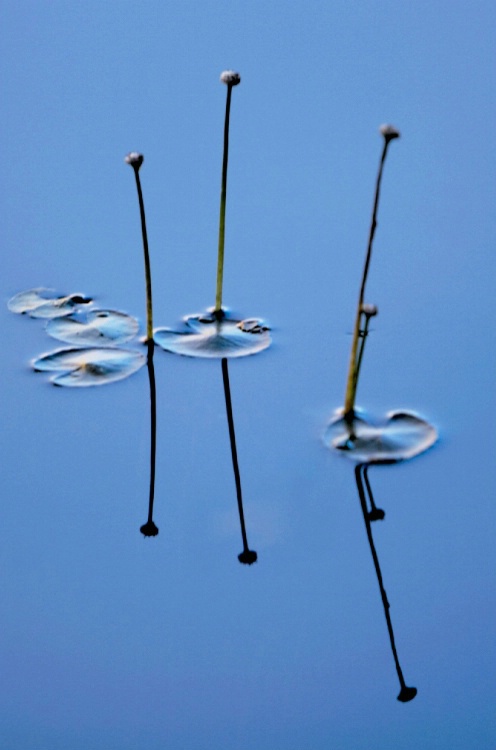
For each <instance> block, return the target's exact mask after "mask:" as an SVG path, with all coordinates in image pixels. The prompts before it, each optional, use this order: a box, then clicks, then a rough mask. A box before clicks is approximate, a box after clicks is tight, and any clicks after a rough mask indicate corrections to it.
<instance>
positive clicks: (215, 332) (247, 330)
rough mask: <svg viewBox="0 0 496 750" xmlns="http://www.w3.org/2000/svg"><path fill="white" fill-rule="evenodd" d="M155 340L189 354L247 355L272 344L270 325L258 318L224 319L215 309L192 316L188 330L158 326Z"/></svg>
mask: <svg viewBox="0 0 496 750" xmlns="http://www.w3.org/2000/svg"><path fill="white" fill-rule="evenodd" d="M153 338H154V340H155V342H156V343H157V344H158V345H159V346H161V347H162V349H165V350H166V351H168V352H172V353H173V354H182V355H184V356H186V357H207V358H214V359H215V358H221V359H222V358H228V357H246V356H248V355H249V354H256V353H257V352H261V351H263V349H267V347H268V346H270V343H271V340H270V332H269V328H268V327H267V326H266V325H264V323H263V321H261V320H256V319H254V318H248V319H246V320H233V319H230V318H229V317H228V316H227V315H226V314H225V313H224V314H223V317H221V318H220V319H219V318H218V317H216V316H215V315H214V314H213V313H212V312H207V313H205V314H203V315H192V316H191V317H189V318H186V320H185V330H184V331H172V330H171V329H170V328H157V329H156V330H155V333H154V336H153Z"/></svg>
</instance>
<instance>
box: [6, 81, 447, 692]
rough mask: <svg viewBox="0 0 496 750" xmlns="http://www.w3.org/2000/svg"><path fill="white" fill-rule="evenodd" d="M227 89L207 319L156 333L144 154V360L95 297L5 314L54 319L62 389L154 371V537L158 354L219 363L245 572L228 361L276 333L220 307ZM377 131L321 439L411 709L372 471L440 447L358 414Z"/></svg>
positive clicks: (250, 559) (391, 416)
mask: <svg viewBox="0 0 496 750" xmlns="http://www.w3.org/2000/svg"><path fill="white" fill-rule="evenodd" d="M221 81H222V82H223V83H224V84H225V85H226V87H227V97H226V110H225V121H224V145H223V159H222V176H221V196H220V215H219V235H218V253H217V275H216V294H215V305H214V306H213V307H212V308H210V309H208V310H206V311H205V312H203V313H200V314H197V315H190V316H188V317H186V318H185V319H184V320H183V322H182V324H181V325H180V326H178V327H177V328H176V329H171V328H154V327H153V305H152V280H151V269H150V257H149V249H148V237H147V229H146V219H145V208H144V200H143V193H142V187H141V180H140V169H141V167H142V165H143V162H144V157H143V155H142V154H140V153H138V152H131V153H130V154H128V155H127V156H126V158H125V161H126V163H127V164H129V165H130V166H131V167H132V169H133V171H134V176H135V181H136V188H137V193H138V202H139V210H140V219H141V231H142V239H143V251H144V264H145V280H146V309H147V319H146V335H145V338H144V344H145V345H146V354H145V353H143V346H142V344H143V340H141V341H137V337H138V334H139V324H138V321H137V320H136V319H135V318H133V317H132V316H130V315H127V314H125V313H122V312H118V311H116V310H103V309H98V308H96V307H94V306H93V300H92V299H91V298H89V297H86V296H83V295H81V294H71V295H68V296H60V295H57V294H56V293H55V292H53V291H50V290H47V289H31V290H29V291H26V292H21V293H20V294H17V295H16V296H15V297H13V298H12V299H11V300H10V301H9V303H8V306H9V309H10V310H11V311H12V312H15V313H25V314H27V315H29V316H30V317H32V318H40V319H45V320H46V321H47V322H46V326H45V330H46V333H47V334H48V335H49V336H51V337H52V338H54V339H57V340H58V341H61V342H64V343H65V344H70V345H71V347H70V348H62V349H57V350H56V351H53V352H50V353H48V354H44V355H43V356H40V357H38V358H37V359H35V360H34V361H33V367H34V369H35V370H38V371H44V372H51V373H54V374H53V375H52V378H51V380H52V382H53V383H54V384H55V385H58V386H70V387H81V386H96V385H104V384H108V383H112V382H115V381H117V380H122V379H123V378H126V377H128V376H130V375H132V374H133V373H135V372H137V371H138V370H139V369H140V368H141V367H143V366H144V365H145V364H146V365H147V368H148V375H149V382H150V424H151V441H150V445H151V451H150V496H149V513H148V520H147V522H146V523H145V524H144V525H143V526H142V527H141V531H142V533H143V534H144V535H145V536H148V537H150V536H156V535H157V534H158V528H157V527H156V526H155V523H154V521H153V501H154V488H155V453H156V383H155V370H154V361H153V358H154V351H155V346H158V347H160V348H161V349H163V350H165V351H167V352H170V353H173V354H177V355H182V356H187V357H192V358H208V359H220V360H221V365H222V379H223V386H224V395H225V402H226V414H227V420H228V427H229V438H230V443H231V455H232V463H233V472H234V479H235V486H236V496H237V502H238V510H239V517H240V526H241V535H242V540H243V551H242V552H241V553H240V554H239V555H238V559H239V561H240V562H242V563H244V564H248V565H251V564H252V563H254V562H255V561H256V560H257V553H256V552H254V551H253V550H251V549H250V548H249V545H248V539H247V534H246V527H245V521H244V511H243V502H242V493H241V479H240V471H239V464H238V456H237V448H236V438H235V432H234V419H233V414H232V400H231V391H230V384H229V372H228V359H230V358H239V357H245V356H248V355H253V354H257V353H259V352H261V351H263V350H265V349H267V348H268V347H269V346H270V343H271V337H270V330H269V327H268V325H267V324H266V323H265V322H264V321H263V320H261V319H258V318H241V317H239V316H234V315H232V314H231V313H230V312H229V311H228V310H227V309H226V308H225V307H223V305H222V290H223V271H224V245H225V218H226V200H227V166H228V152H229V121H230V108H231V96H232V91H233V89H234V87H236V86H237V85H238V84H239V83H240V81H241V78H240V76H239V74H238V73H235V72H234V71H230V70H229V71H224V72H223V73H222V74H221ZM380 132H381V135H382V137H383V150H382V154H381V158H380V163H379V169H378V174H377V179H376V188H375V196H374V204H373V212H372V221H371V226H370V232H369V240H368V246H367V252H366V257H365V263H364V268H363V272H362V280H361V285H360V292H359V296H358V304H357V310H356V315H355V324H354V329H353V337H352V345H351V353H350V363H349V368H348V376H347V381H346V392H345V403H344V406H343V407H342V408H340V409H339V410H337V411H336V412H335V413H334V415H333V417H332V419H331V422H330V423H329V425H328V426H327V428H326V430H325V432H324V436H323V439H324V443H325V445H326V446H327V447H328V448H329V449H331V450H332V451H334V452H335V453H337V454H340V455H342V456H346V457H347V458H349V459H351V460H352V461H354V462H355V464H356V467H355V480H356V484H357V489H358V494H359V499H360V504H361V508H362V511H363V517H364V522H365V526H366V531H367V537H368V541H369V544H370V549H371V553H372V557H373V561H374V566H375V569H376V573H377V579H378V583H379V587H380V592H381V598H382V601H383V605H384V613H385V617H386V621H387V627H388V632H389V636H390V642H391V648H392V652H393V656H394V660H395V665H396V670H397V673H398V677H399V681H400V687H401V690H400V694H399V695H398V700H400V701H402V702H407V701H409V700H411V699H412V698H414V697H415V695H416V692H417V691H416V689H415V688H412V687H408V686H407V685H406V684H405V681H404V679H403V674H402V671H401V667H400V664H399V659H398V655H397V652H396V646H395V641H394V633H393V628H392V623H391V618H390V614H389V602H388V600H387V596H386V592H385V589H384V584H383V580H382V573H381V570H380V565H379V559H378V556H377V552H376V550H375V545H374V540H373V536H372V526H371V524H372V523H373V522H375V521H379V520H383V519H384V518H385V512H384V511H383V510H382V509H381V508H378V507H377V506H376V505H375V502H374V497H373V493H372V488H371V484H370V480H369V477H368V469H369V467H370V466H373V465H380V464H393V463H398V462H400V461H406V460H409V459H411V458H414V457H415V456H417V455H420V454H421V453H423V452H424V451H426V450H427V449H428V448H430V447H431V446H432V445H433V444H434V443H435V442H436V440H437V432H436V430H435V428H434V427H433V426H432V425H431V424H429V422H427V421H426V420H425V419H423V418H422V417H420V416H419V415H418V414H416V413H415V412H410V411H405V410H402V411H391V412H389V413H388V414H386V416H385V417H384V418H382V419H373V418H371V417H370V416H368V415H367V414H366V412H364V411H363V410H362V409H359V408H358V407H357V406H356V403H355V402H356V393H357V388H358V382H359V376H360V371H361V366H362V361H363V355H364V350H365V342H366V339H367V336H368V333H369V324H370V320H371V319H372V318H373V317H375V316H376V315H377V308H376V307H375V305H371V304H368V303H366V301H365V289H366V282H367V276H368V272H369V268H370V262H371V257H372V246H373V241H374V236H375V231H376V226H377V212H378V206H379V196H380V188H381V181H382V174H383V168H384V164H385V160H386V155H387V152H388V148H389V145H390V143H391V142H392V141H394V140H395V139H397V138H398V137H399V132H398V131H397V130H396V129H395V128H394V127H393V126H391V125H384V126H381V128H380ZM131 342H134V343H135V344H136V343H138V344H141V346H140V347H136V346H135V347H134V348H129V344H130V343H131ZM124 344H126V347H124V346H123V345H124Z"/></svg>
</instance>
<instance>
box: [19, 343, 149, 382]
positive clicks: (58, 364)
mask: <svg viewBox="0 0 496 750" xmlns="http://www.w3.org/2000/svg"><path fill="white" fill-rule="evenodd" d="M145 362H146V357H145V356H144V355H143V354H141V353H140V352H137V351H132V350H126V349H110V348H107V349H98V348H87V349H59V350H58V351H55V352H51V353H50V354H45V355H44V356H42V357H39V358H38V359H37V360H35V361H34V362H33V367H34V369H35V370H37V371H39V372H58V373H60V374H58V375H55V376H54V377H52V378H51V381H52V383H54V384H55V385H65V386H71V387H83V386H84V387H86V386H92V385H105V384H106V383H114V382H115V381H116V380H123V379H124V378H127V377H129V375H132V374H133V373H134V372H136V371H137V370H139V369H140V367H143V365H144V364H145Z"/></svg>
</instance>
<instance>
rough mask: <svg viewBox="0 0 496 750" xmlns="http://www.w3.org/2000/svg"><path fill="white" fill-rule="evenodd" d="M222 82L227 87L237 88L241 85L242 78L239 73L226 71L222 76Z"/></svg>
mask: <svg viewBox="0 0 496 750" xmlns="http://www.w3.org/2000/svg"><path fill="white" fill-rule="evenodd" d="M220 80H221V81H222V83H225V84H226V85H227V86H237V85H238V83H241V76H240V75H239V73H235V72H234V70H224V71H223V72H222V73H221V74H220Z"/></svg>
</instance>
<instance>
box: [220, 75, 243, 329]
mask: <svg viewBox="0 0 496 750" xmlns="http://www.w3.org/2000/svg"><path fill="white" fill-rule="evenodd" d="M220 80H221V81H222V82H223V83H225V84H226V85H227V97H226V114H225V118H224V150H223V155H222V178H221V188H220V211H219V245H218V252H217V288H216V292H215V310H214V312H215V313H216V314H217V315H220V313H221V311H222V284H223V279H224V243H225V234H226V199H227V164H228V159H229V118H230V114H231V94H232V89H233V86H237V85H238V84H239V83H240V81H241V78H240V76H239V74H238V73H234V71H232V70H226V71H224V72H223V73H222V74H221V77H220Z"/></svg>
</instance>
